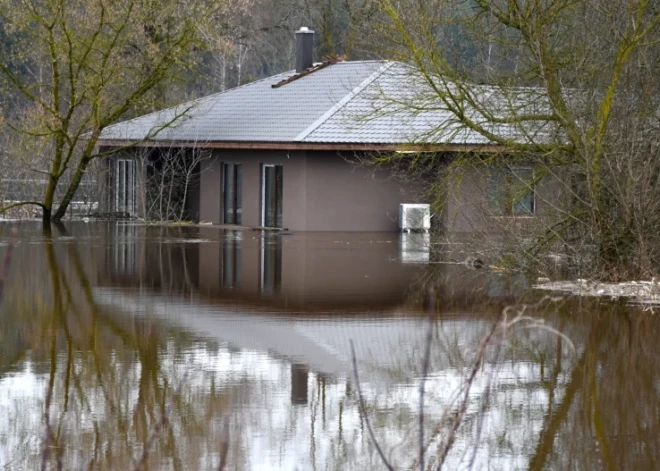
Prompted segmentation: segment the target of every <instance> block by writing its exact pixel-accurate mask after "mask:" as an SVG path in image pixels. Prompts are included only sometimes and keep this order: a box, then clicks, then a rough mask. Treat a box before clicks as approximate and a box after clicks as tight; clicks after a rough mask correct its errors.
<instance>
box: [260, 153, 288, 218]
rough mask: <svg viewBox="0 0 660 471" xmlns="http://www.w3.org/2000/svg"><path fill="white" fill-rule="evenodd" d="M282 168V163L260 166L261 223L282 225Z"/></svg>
mask: <svg viewBox="0 0 660 471" xmlns="http://www.w3.org/2000/svg"><path fill="white" fill-rule="evenodd" d="M283 174H284V168H283V166H282V165H271V164H263V165H262V166H261V225H262V226H263V227H282V198H283V191H284V185H283V179H284V175H283Z"/></svg>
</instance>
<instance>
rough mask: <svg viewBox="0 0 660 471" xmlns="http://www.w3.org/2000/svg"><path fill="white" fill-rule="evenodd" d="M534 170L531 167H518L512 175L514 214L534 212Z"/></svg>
mask: <svg viewBox="0 0 660 471" xmlns="http://www.w3.org/2000/svg"><path fill="white" fill-rule="evenodd" d="M533 183H534V171H533V170H532V169H530V168H517V169H514V170H513V171H512V175H511V199H512V201H513V208H512V210H513V213H514V214H531V213H533V212H534V190H533V189H532V185H533Z"/></svg>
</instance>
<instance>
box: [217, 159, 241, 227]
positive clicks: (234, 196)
mask: <svg viewBox="0 0 660 471" xmlns="http://www.w3.org/2000/svg"><path fill="white" fill-rule="evenodd" d="M242 187H243V172H242V167H241V164H232V163H224V164H222V222H223V223H224V224H241V222H242V217H241V216H242V209H241V204H242V202H241V193H242V189H243V188H242Z"/></svg>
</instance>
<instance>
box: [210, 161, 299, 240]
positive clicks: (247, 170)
mask: <svg viewBox="0 0 660 471" xmlns="http://www.w3.org/2000/svg"><path fill="white" fill-rule="evenodd" d="M306 160H307V159H306V155H305V152H304V151H291V152H286V151H250V150H219V151H216V152H214V154H213V159H212V160H210V161H207V162H205V163H204V166H203V168H202V174H201V182H200V202H199V207H200V210H199V218H200V220H201V221H207V222H212V223H214V224H221V223H222V163H225V162H227V163H237V164H242V165H243V168H242V172H243V193H242V214H243V216H242V224H243V225H245V226H254V227H257V226H261V220H260V219H261V213H260V209H261V175H260V172H261V164H275V165H282V166H283V167H284V179H283V184H284V188H283V195H282V197H283V201H282V208H283V209H282V224H283V226H284V227H285V228H288V229H291V230H296V231H303V230H305V170H306Z"/></svg>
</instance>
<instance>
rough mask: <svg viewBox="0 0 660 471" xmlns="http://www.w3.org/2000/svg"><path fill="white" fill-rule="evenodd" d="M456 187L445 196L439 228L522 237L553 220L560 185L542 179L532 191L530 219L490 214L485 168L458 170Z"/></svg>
mask: <svg viewBox="0 0 660 471" xmlns="http://www.w3.org/2000/svg"><path fill="white" fill-rule="evenodd" d="M461 171H462V172H463V173H462V176H461V178H460V184H459V185H457V187H456V188H454V189H452V191H450V192H449V193H448V197H447V204H446V207H445V214H444V221H443V226H444V228H445V230H446V232H447V233H450V234H463V233H470V234H479V233H481V234H484V235H488V234H505V233H509V234H512V235H516V236H517V235H525V234H528V233H530V232H531V231H535V230H537V229H538V228H539V227H543V225H544V224H547V222H548V220H550V219H552V218H554V217H555V216H556V215H555V214H554V213H553V210H552V208H553V207H558V203H559V200H560V196H559V195H560V194H561V184H560V182H559V181H558V180H557V179H553V178H551V177H544V179H543V180H542V181H541V182H539V183H538V184H537V185H536V187H535V190H534V206H535V208H534V213H533V214H530V215H525V214H519V215H501V214H494V213H493V211H492V210H491V208H490V207H489V200H488V171H487V169H486V168H485V167H481V168H472V169H469V170H461Z"/></svg>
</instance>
